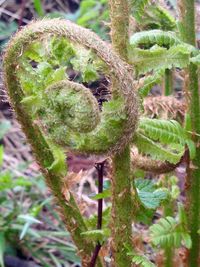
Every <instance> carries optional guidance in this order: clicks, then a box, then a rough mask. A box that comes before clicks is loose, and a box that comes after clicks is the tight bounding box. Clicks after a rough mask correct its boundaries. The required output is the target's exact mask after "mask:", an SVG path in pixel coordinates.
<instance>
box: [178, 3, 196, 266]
mask: <svg viewBox="0 0 200 267" xmlns="http://www.w3.org/2000/svg"><path fill="white" fill-rule="evenodd" d="M179 17H180V25H179V28H180V32H181V36H182V39H183V41H185V42H187V43H189V44H191V45H194V46H196V34H195V1H194V0H179ZM187 72H188V82H187V87H188V88H186V89H188V91H189V94H190V102H189V103H190V105H189V113H190V117H191V124H192V132H193V134H192V136H193V140H194V142H195V144H196V156H195V158H194V159H193V160H192V164H191V167H190V168H188V173H187V176H188V179H187V181H188V184H187V202H186V208H187V213H188V218H189V229H190V233H191V239H192V248H191V250H190V254H189V263H188V264H189V265H188V266H190V267H196V266H198V265H199V256H200V236H199V234H198V233H197V231H198V230H199V228H200V146H199V141H200V139H199V134H200V102H199V81H198V67H196V66H195V65H193V64H192V63H191V64H190V65H189V67H188V69H187Z"/></svg>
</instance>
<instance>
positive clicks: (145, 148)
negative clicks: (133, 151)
mask: <svg viewBox="0 0 200 267" xmlns="http://www.w3.org/2000/svg"><path fill="white" fill-rule="evenodd" d="M133 143H134V144H135V145H136V146H137V148H138V150H139V152H140V153H143V154H145V155H150V156H151V157H152V158H153V159H155V160H163V161H168V162H170V163H173V164H176V163H178V162H179V161H180V159H181V157H182V155H183V153H184V146H183V147H182V151H179V152H174V151H173V150H171V149H170V148H169V149H167V148H165V147H163V146H162V145H161V144H159V143H156V142H154V141H152V140H151V139H150V138H148V137H146V136H144V135H143V134H140V133H137V135H135V137H134V140H133Z"/></svg>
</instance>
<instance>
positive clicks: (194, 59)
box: [190, 54, 200, 65]
mask: <svg viewBox="0 0 200 267" xmlns="http://www.w3.org/2000/svg"><path fill="white" fill-rule="evenodd" d="M190 62H192V63H194V64H196V65H200V54H198V55H197V56H196V57H192V58H190Z"/></svg>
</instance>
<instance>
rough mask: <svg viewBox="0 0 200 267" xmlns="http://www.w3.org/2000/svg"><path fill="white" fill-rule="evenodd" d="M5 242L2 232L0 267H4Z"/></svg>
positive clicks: (0, 238) (0, 234)
mask: <svg viewBox="0 0 200 267" xmlns="http://www.w3.org/2000/svg"><path fill="white" fill-rule="evenodd" d="M5 244H6V240H5V236H4V232H1V233H0V266H1V267H5V265H4V252H5V249H6V245H5Z"/></svg>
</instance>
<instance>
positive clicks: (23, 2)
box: [18, 0, 26, 28]
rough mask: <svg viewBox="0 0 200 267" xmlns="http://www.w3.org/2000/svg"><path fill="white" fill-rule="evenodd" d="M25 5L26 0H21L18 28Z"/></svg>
mask: <svg viewBox="0 0 200 267" xmlns="http://www.w3.org/2000/svg"><path fill="white" fill-rule="evenodd" d="M25 7H26V0H22V3H21V12H20V18H19V21H18V26H19V28H20V27H21V26H22V22H23V21H22V20H23V16H24V10H25Z"/></svg>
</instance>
